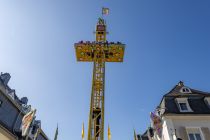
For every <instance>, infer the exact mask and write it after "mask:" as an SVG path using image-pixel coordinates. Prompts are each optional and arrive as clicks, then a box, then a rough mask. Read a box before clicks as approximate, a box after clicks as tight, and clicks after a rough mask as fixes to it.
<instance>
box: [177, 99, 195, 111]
mask: <svg viewBox="0 0 210 140" xmlns="http://www.w3.org/2000/svg"><path fill="white" fill-rule="evenodd" d="M176 101H177V106H178V108H179V111H180V112H192V109H191V108H190V106H189V103H188V100H187V98H176Z"/></svg>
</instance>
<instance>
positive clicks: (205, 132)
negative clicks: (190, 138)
mask: <svg viewBox="0 0 210 140" xmlns="http://www.w3.org/2000/svg"><path fill="white" fill-rule="evenodd" d="M201 130H202V132H203V135H204V137H205V140H209V138H210V131H209V128H208V127H201Z"/></svg>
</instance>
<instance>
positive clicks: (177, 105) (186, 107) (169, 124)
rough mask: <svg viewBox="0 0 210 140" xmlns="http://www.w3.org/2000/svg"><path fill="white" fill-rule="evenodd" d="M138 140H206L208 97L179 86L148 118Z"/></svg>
mask: <svg viewBox="0 0 210 140" xmlns="http://www.w3.org/2000/svg"><path fill="white" fill-rule="evenodd" d="M150 118H151V127H149V128H148V129H147V131H146V132H145V133H144V134H142V135H138V139H140V140H210V93H207V92H203V91H199V90H196V89H192V88H190V87H187V86H185V85H184V83H183V82H179V83H178V84H177V85H176V86H175V87H174V88H173V89H172V90H171V91H170V92H168V93H167V94H165V95H164V96H163V98H162V100H161V101H160V104H159V106H158V107H157V108H156V109H155V111H154V112H153V113H151V114H150Z"/></svg>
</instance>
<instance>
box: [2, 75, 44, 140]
mask: <svg viewBox="0 0 210 140" xmlns="http://www.w3.org/2000/svg"><path fill="white" fill-rule="evenodd" d="M10 78H11V76H10V75H9V74H8V73H1V75H0V140H48V137H47V136H46V135H45V133H44V132H43V131H42V129H41V121H40V120H36V119H35V112H33V111H34V110H33V109H32V107H31V105H28V104H27V103H28V99H27V98H26V97H23V98H21V99H19V98H18V97H17V95H16V93H15V90H13V89H11V88H10V87H9V86H8V82H9V80H10ZM32 113H33V115H30V114H32ZM27 114H29V115H30V116H29V115H27ZM23 124H25V125H23ZM23 132H24V133H23Z"/></svg>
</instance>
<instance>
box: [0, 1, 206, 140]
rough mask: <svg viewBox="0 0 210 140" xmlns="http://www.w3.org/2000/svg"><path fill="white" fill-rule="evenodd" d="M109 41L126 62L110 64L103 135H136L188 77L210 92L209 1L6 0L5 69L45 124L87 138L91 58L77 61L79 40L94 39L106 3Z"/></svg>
mask: <svg viewBox="0 0 210 140" xmlns="http://www.w3.org/2000/svg"><path fill="white" fill-rule="evenodd" d="M103 6H105V7H109V8H110V15H109V16H107V17H106V20H107V24H108V30H109V35H108V40H109V41H121V42H123V43H125V44H126V50H125V58H124V63H107V65H106V87H105V91H106V101H105V129H106V131H105V138H107V127H108V123H109V125H110V127H111V132H112V139H113V140H114V139H121V140H128V139H133V128H135V129H136V131H137V132H138V133H142V132H143V131H144V130H145V129H146V128H147V127H148V125H149V112H150V111H153V109H154V108H155V107H156V106H157V105H158V104H159V101H160V99H161V98H162V95H164V94H165V93H167V92H168V91H169V90H170V89H171V88H173V86H174V85H175V84H177V83H178V82H179V81H180V80H183V81H184V82H185V84H186V85H187V86H189V87H192V88H195V89H200V90H203V91H210V85H209V83H210V78H209V77H210V55H209V54H210V8H209V7H210V1H209V0H1V1H0V71H1V72H9V73H10V74H11V76H12V79H11V81H10V83H9V85H10V87H11V88H14V89H16V93H17V95H18V96H19V97H23V96H27V97H28V98H29V103H30V104H31V105H32V106H33V107H34V108H36V109H37V110H38V111H37V119H41V120H42V128H43V130H44V131H45V132H46V134H47V135H48V136H49V137H50V138H53V136H54V132H55V128H56V125H57V123H58V124H59V136H58V138H59V139H60V140H67V139H75V140H77V139H81V129H82V122H83V121H84V123H85V133H86V136H87V124H88V114H89V102H90V100H89V99H90V91H91V80H92V69H93V68H92V67H93V65H92V64H91V63H79V62H76V58H75V51H74V47H73V45H74V43H75V42H77V41H80V40H94V34H93V31H94V29H95V24H96V22H97V18H98V17H99V16H100V14H101V7H103Z"/></svg>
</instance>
